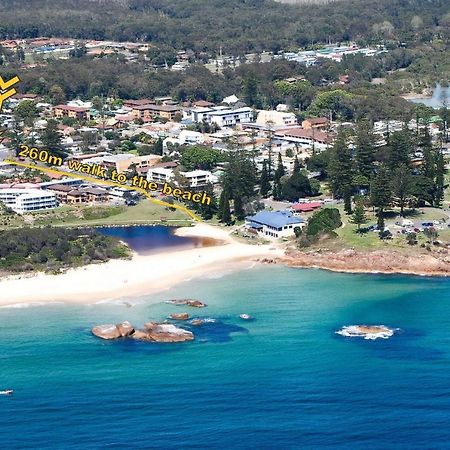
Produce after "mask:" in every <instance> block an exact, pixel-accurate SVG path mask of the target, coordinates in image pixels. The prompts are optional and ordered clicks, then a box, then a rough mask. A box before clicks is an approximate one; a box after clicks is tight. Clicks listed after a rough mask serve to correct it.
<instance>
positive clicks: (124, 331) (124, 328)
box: [116, 320, 134, 337]
mask: <svg viewBox="0 0 450 450" xmlns="http://www.w3.org/2000/svg"><path fill="white" fill-rule="evenodd" d="M116 326H117V329H118V330H119V333H120V336H122V337H126V336H131V335H132V334H133V333H134V327H133V325H131V323H130V322H128V320H126V321H125V322H122V323H118V324H117V325H116Z"/></svg>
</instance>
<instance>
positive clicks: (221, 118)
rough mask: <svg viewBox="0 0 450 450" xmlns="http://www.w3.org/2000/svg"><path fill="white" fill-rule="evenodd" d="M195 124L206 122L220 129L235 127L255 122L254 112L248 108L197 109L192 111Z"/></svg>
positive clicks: (218, 107) (220, 107)
mask: <svg viewBox="0 0 450 450" xmlns="http://www.w3.org/2000/svg"><path fill="white" fill-rule="evenodd" d="M191 119H192V121H193V122H202V121H205V122H207V123H210V124H213V123H214V124H216V125H218V126H219V127H220V128H223V127H233V126H235V125H237V124H239V123H248V122H253V110H252V108H249V107H248V106H245V107H243V108H237V109H231V108H227V107H224V106H215V107H214V108H197V109H193V110H192V111H191Z"/></svg>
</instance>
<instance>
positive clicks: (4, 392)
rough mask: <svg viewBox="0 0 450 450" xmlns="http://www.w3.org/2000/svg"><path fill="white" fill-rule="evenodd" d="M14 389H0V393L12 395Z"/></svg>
mask: <svg viewBox="0 0 450 450" xmlns="http://www.w3.org/2000/svg"><path fill="white" fill-rule="evenodd" d="M13 392H14V391H13V390H12V389H6V390H4V391H0V395H12V393H13Z"/></svg>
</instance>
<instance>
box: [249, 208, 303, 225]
mask: <svg viewBox="0 0 450 450" xmlns="http://www.w3.org/2000/svg"><path fill="white" fill-rule="evenodd" d="M246 219H247V220H249V221H250V222H253V223H257V224H261V225H268V226H270V227H274V228H282V227H284V226H286V225H295V224H300V223H304V220H303V219H302V218H300V217H294V216H292V215H291V214H290V213H289V212H288V211H259V212H257V213H256V214H255V215H254V216H250V217H246Z"/></svg>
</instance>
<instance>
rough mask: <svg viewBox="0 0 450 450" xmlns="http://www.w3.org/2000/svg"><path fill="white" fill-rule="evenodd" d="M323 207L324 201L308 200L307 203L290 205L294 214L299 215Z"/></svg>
mask: <svg viewBox="0 0 450 450" xmlns="http://www.w3.org/2000/svg"><path fill="white" fill-rule="evenodd" d="M321 207H322V202H306V203H294V204H293V205H292V206H291V207H290V211H291V212H292V214H293V215H294V216H298V215H300V214H302V213H307V212H312V211H315V210H316V209H319V208H321Z"/></svg>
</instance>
